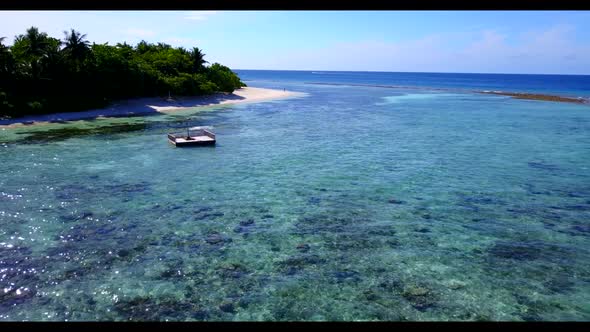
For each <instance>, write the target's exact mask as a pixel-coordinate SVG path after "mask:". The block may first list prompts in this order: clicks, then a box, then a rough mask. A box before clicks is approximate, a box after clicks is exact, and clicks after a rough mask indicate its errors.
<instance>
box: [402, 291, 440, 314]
mask: <svg viewBox="0 0 590 332" xmlns="http://www.w3.org/2000/svg"><path fill="white" fill-rule="evenodd" d="M402 296H403V297H404V298H405V299H406V300H408V302H410V304H411V305H412V306H413V307H414V308H416V309H418V310H420V311H424V310H426V309H428V308H430V307H433V306H434V305H435V304H436V300H435V298H434V294H433V293H432V291H431V290H430V289H428V288H426V287H424V286H417V285H413V286H408V287H406V288H404V291H403V292H402Z"/></svg>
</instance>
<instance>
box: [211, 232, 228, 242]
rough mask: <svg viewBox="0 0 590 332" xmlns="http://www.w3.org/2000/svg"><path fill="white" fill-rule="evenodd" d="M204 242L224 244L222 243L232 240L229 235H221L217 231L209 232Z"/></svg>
mask: <svg viewBox="0 0 590 332" xmlns="http://www.w3.org/2000/svg"><path fill="white" fill-rule="evenodd" d="M205 242H207V243H209V244H224V243H229V242H232V239H231V238H230V237H227V236H223V235H221V234H219V233H216V232H215V233H211V234H209V235H208V236H207V238H206V239H205Z"/></svg>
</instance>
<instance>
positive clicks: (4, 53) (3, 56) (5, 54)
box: [0, 37, 12, 73]
mask: <svg viewBox="0 0 590 332" xmlns="http://www.w3.org/2000/svg"><path fill="white" fill-rule="evenodd" d="M4 39H6V37H0V73H8V72H10V68H11V65H12V61H11V60H12V56H11V54H10V49H9V48H8V47H7V46H6V45H4V44H3V42H4Z"/></svg>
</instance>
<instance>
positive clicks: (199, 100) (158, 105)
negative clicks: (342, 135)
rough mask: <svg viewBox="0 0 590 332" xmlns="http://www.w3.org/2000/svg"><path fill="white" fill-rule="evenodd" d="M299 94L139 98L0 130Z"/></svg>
mask: <svg viewBox="0 0 590 332" xmlns="http://www.w3.org/2000/svg"><path fill="white" fill-rule="evenodd" d="M302 95H304V94H303V93H300V92H293V91H283V90H274V89H263V88H251V87H245V88H241V89H238V90H235V91H234V92H233V93H231V94H230V93H218V94H215V95H211V96H199V97H182V98H175V99H174V100H166V99H164V98H140V99H130V100H125V101H118V102H116V103H114V104H113V105H111V106H110V107H107V108H103V109H95V110H88V111H82V112H68V113H55V114H47V115H33V116H26V117H22V118H17V119H7V120H0V128H2V127H16V126H23V125H37V124H44V123H51V122H62V121H76V120H85V119H94V118H109V117H125V116H137V115H142V114H145V115H149V114H154V113H170V112H174V111H177V110H183V109H188V108H195V107H206V106H215V105H229V104H241V103H253V102H261V101H268V100H275V99H284V98H290V97H296V96H302Z"/></svg>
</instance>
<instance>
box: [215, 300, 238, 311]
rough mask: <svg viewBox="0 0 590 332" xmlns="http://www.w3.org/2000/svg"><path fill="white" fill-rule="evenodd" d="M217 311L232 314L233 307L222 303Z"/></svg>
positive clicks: (227, 303) (231, 304) (228, 303)
mask: <svg viewBox="0 0 590 332" xmlns="http://www.w3.org/2000/svg"><path fill="white" fill-rule="evenodd" d="M219 310H221V311H223V312H228V313H234V312H235V307H234V304H233V303H231V302H224V303H222V304H220V305H219Z"/></svg>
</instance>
